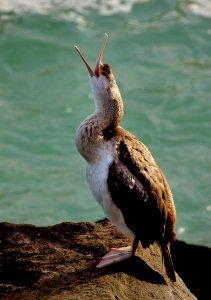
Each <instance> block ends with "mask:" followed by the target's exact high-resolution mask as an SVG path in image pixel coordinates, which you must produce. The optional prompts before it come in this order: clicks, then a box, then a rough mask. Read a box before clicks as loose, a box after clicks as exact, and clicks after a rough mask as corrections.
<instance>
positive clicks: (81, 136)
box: [76, 107, 123, 162]
mask: <svg viewBox="0 0 211 300" xmlns="http://www.w3.org/2000/svg"><path fill="white" fill-rule="evenodd" d="M112 109H113V110H112ZM122 115H123V109H122V108H121V109H120V108H119V107H116V109H115V108H114V107H113V108H111V107H109V108H108V109H107V110H105V109H101V110H99V109H98V110H96V112H95V113H94V114H92V115H91V116H89V117H87V118H86V119H85V120H84V121H83V122H82V123H81V124H80V126H79V128H78V130H77V133H76V146H77V148H78V151H79V152H80V154H81V155H82V156H83V157H84V158H85V159H86V160H87V161H88V162H91V161H93V160H95V159H96V157H97V153H98V151H99V148H100V146H101V145H102V144H103V142H104V141H105V135H104V133H105V131H110V132H111V131H115V129H116V128H117V127H118V126H119V123H120V122H121V119H122Z"/></svg>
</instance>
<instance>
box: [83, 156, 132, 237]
mask: <svg viewBox="0 0 211 300" xmlns="http://www.w3.org/2000/svg"><path fill="white" fill-rule="evenodd" d="M101 154H102V155H100V154H99V156H98V159H97V160H96V162H95V163H91V164H88V166H87V181H88V183H89V187H90V189H91V191H92V194H93V195H94V197H95V198H96V200H97V201H98V203H99V204H100V205H101V207H102V209H103V211H104V213H105V215H106V216H107V218H108V219H109V220H110V221H111V222H112V223H113V224H114V225H116V227H117V228H118V230H119V231H121V232H122V233H124V234H125V235H128V236H134V235H133V233H132V232H131V231H130V229H129V228H128V227H127V226H126V224H125V221H124V218H123V215H122V212H121V211H120V209H119V208H118V207H117V206H116V205H115V204H114V202H113V201H112V198H111V195H110V192H109V189H108V184H107V179H108V172H109V166H110V164H111V163H112V162H113V160H114V158H115V154H112V152H111V151H110V152H108V153H107V152H106V151H103V152H102V153H101Z"/></svg>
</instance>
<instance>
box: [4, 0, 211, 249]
mask: <svg viewBox="0 0 211 300" xmlns="http://www.w3.org/2000/svg"><path fill="white" fill-rule="evenodd" d="M104 32H108V33H109V41H108V43H107V46H106V50H105V55H104V60H103V61H104V63H108V64H109V65H110V66H111V67H112V70H113V72H114V74H115V76H116V79H117V82H118V85H119V88H120V91H121V94H122V97H123V99H124V107H125V114H124V119H123V122H122V124H121V125H122V126H123V127H124V128H126V129H127V130H129V131H131V132H132V133H133V134H135V135H136V136H137V137H138V138H139V139H141V140H142V141H143V142H144V143H145V144H146V145H147V147H148V148H149V149H150V150H151V152H152V154H153V156H154V158H155V159H156V161H157V163H158V164H159V165H160V167H161V169H162V170H163V171H164V173H165V175H166V177H167V179H168V181H169V184H170V186H171V189H172V192H173V195H174V200H175V205H176V209H177V238H178V239H182V240H185V241H187V242H191V243H195V244H202V245H208V246H211V196H210V195H211V175H210V172H211V155H210V151H211V4H210V2H209V1H205V0H203V1H202V0H200V1H199V0H195V1H188V0H184V1H182V0H178V1H173V0H171V1H169V0H168V1H167V0H161V1H156V0H139V1H138V0H130V1H121V0H114V1H103V0H89V1H80V0H77V1H67V0H60V1H59V0H30V1H24V0H0V221H9V222H17V223H32V224H35V225H49V224H55V223H59V222H65V221H76V222H77V221H95V220H99V219H101V218H104V215H103V212H102V209H101V208H100V207H99V205H98V204H97V202H96V201H95V199H94V198H93V196H92V195H91V193H90V191H89V188H88V185H87V183H86V176H85V168H86V164H85V161H84V160H83V158H82V157H81V156H80V155H79V153H78V152H77V150H76V147H75V142H74V139H75V131H76V129H77V127H78V126H79V124H80V122H81V121H82V120H83V119H84V118H85V117H86V116H87V115H89V114H91V113H92V112H93V110H94V103H93V100H92V95H91V91H90V87H89V83H88V73H87V70H86V68H85V66H84V64H83V63H82V61H81V59H80V58H79V56H78V54H77V53H76V51H75V50H74V48H73V45H74V44H77V45H78V46H79V47H80V48H81V51H82V52H83V53H84V55H85V57H86V58H87V60H88V62H89V63H90V64H91V65H92V66H94V65H95V62H96V59H97V55H98V53H99V49H100V47H101V44H102V40H103V34H104Z"/></svg>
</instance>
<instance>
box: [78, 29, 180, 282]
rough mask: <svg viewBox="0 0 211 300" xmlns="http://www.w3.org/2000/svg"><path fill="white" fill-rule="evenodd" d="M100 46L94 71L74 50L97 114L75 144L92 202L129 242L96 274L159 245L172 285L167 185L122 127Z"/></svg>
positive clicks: (170, 206) (170, 212)
mask: <svg viewBox="0 0 211 300" xmlns="http://www.w3.org/2000/svg"><path fill="white" fill-rule="evenodd" d="M107 40H108V34H106V33H105V36H104V40H103V43H102V46H101V49H100V52H99V55H98V58H97V62H96V66H95V68H94V69H92V68H91V67H90V65H89V63H88V62H87V60H86V59H85V58H84V56H83V55H82V52H81V51H80V49H79V47H78V46H74V47H75V49H76V51H77V52H78V54H79V55H80V57H81V59H82V61H83V62H84V63H85V66H86V68H87V70H88V76H89V81H90V86H91V90H92V94H93V98H94V103H95V111H94V113H93V114H91V115H89V116H88V117H87V118H86V119H85V120H84V121H82V123H81V124H80V125H79V127H78V129H77V131H76V135H75V143H76V147H77V150H78V152H79V153H80V154H81V156H82V157H83V158H84V159H85V160H86V162H87V169H86V176H87V181H88V184H89V187H90V190H91V192H92V194H93V196H94V197H95V198H96V200H97V202H98V203H99V204H100V205H101V207H102V209H103V211H104V213H105V215H106V217H107V218H108V220H109V221H110V222H111V223H113V224H114V225H115V226H116V228H117V230H118V231H120V232H121V233H123V234H124V235H126V236H128V237H130V238H132V239H133V242H132V245H131V246H126V247H121V248H118V249H116V248H112V249H111V250H110V251H109V252H108V253H107V254H106V255H105V256H104V257H102V258H101V260H100V262H99V263H98V264H97V265H96V267H97V268H102V267H105V266H108V265H111V264H113V263H116V262H119V261H122V260H125V259H128V258H129V257H131V256H133V255H135V252H136V250H137V247H138V244H139V242H140V243H141V246H142V247H143V248H144V249H145V248H148V247H150V245H153V244H154V243H157V244H158V245H159V246H160V249H161V253H162V261H163V264H164V266H165V269H166V274H167V276H168V277H169V278H170V280H171V281H172V282H175V281H176V275H175V270H174V266H173V261H172V257H171V251H170V247H171V244H172V242H174V241H175V239H176V233H175V223H176V209H175V204H174V200H173V195H172V192H171V189H170V187H169V184H168V182H167V179H166V177H165V175H164V173H163V172H162V170H161V169H160V167H159V166H158V165H157V164H156V162H155V160H154V158H153V156H152V154H151V152H150V150H149V149H148V148H147V147H146V146H145V145H144V143H142V142H141V141H139V140H138V139H137V138H136V137H135V136H134V135H133V134H132V133H130V132H129V131H127V130H125V129H124V128H122V127H121V126H120V123H121V121H122V118H123V111H124V108H123V100H122V97H121V94H120V90H119V88H118V85H117V82H116V79H115V76H114V74H113V72H112V70H111V67H110V66H109V65H108V64H104V63H102V59H103V54H104V50H105V47H106V43H107Z"/></svg>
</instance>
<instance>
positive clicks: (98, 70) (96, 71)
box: [74, 33, 108, 77]
mask: <svg viewBox="0 0 211 300" xmlns="http://www.w3.org/2000/svg"><path fill="white" fill-rule="evenodd" d="M107 39H108V34H107V33H105V38H104V40H103V44H102V47H101V50H100V53H99V55H98V59H97V63H96V66H95V69H94V71H93V70H92V68H91V67H90V65H89V64H88V62H87V61H86V59H85V58H84V57H83V55H82V53H81V51H80V49H79V48H78V47H77V46H74V47H75V49H76V51H77V52H78V54H79V55H80V57H81V59H82V60H83V62H84V63H85V65H86V67H87V70H88V72H89V74H90V76H91V77H93V76H96V77H100V75H101V65H102V58H103V53H104V50H105V46H106V42H107Z"/></svg>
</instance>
